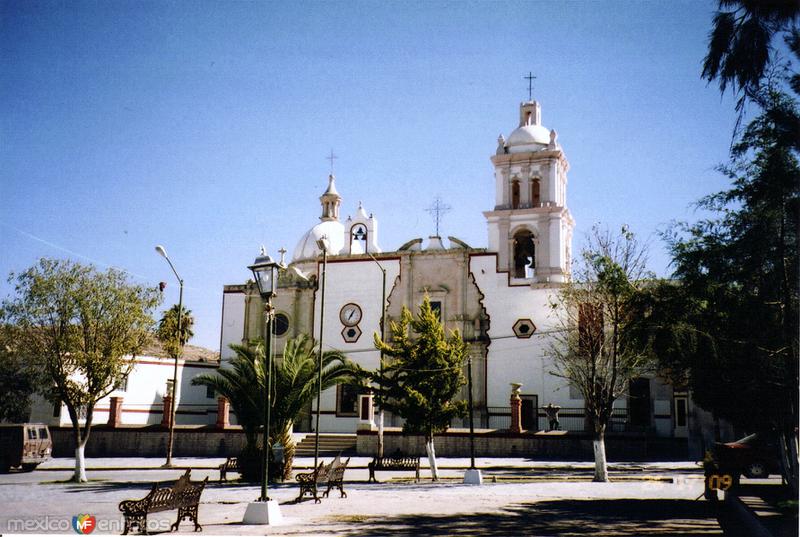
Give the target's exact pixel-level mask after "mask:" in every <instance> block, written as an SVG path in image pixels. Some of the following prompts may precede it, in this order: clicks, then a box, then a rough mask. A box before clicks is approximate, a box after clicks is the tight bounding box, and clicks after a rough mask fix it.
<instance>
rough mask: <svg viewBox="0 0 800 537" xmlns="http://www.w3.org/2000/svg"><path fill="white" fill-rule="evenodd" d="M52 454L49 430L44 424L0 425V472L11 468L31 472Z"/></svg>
mask: <svg viewBox="0 0 800 537" xmlns="http://www.w3.org/2000/svg"><path fill="white" fill-rule="evenodd" d="M52 452H53V441H52V439H51V438H50V430H49V429H48V428H47V425H45V424H44V423H10V424H0V472H2V473H6V472H8V471H9V469H11V468H22V470H23V471H25V472H31V471H33V470H34V469H35V468H36V467H37V466H39V465H40V464H41V463H43V462H45V461H46V460H49V459H50V456H51V454H52Z"/></svg>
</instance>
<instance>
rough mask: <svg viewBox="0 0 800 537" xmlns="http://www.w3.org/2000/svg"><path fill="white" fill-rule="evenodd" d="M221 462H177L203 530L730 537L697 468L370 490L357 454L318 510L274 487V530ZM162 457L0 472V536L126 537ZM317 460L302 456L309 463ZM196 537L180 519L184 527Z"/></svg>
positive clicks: (558, 472) (163, 518) (401, 481)
mask: <svg viewBox="0 0 800 537" xmlns="http://www.w3.org/2000/svg"><path fill="white" fill-rule="evenodd" d="M223 460H224V459H197V458H194V459H180V458H178V459H176V460H175V463H176V466H178V467H179V468H182V467H191V468H193V471H192V478H193V479H203V478H204V477H206V476H209V485H208V487H207V488H206V490H205V491H204V493H203V497H202V502H201V504H200V511H199V512H200V515H199V516H200V522H201V524H202V525H203V535H218V534H222V535H264V534H267V535H389V534H391V535H477V534H480V535H497V536H500V535H630V536H633V535H720V534H722V533H723V528H725V529H726V530H727V533H726V534H733V533H732V530H734V529H735V525H731V524H727V526H726V522H725V520H724V517H720V516H719V513H718V511H717V508H716V507H714V506H713V505H711V504H710V503H708V502H706V501H704V500H702V499H700V500H696V498H697V497H698V496H700V495H701V493H702V491H703V475H702V472H701V470H700V469H699V467H698V466H697V465H696V464H695V463H693V462H686V463H674V462H670V463H644V464H643V463H627V464H612V465H611V476H612V479H613V480H614V481H612V482H611V483H593V482H591V475H592V464H591V463H586V462H582V463H567V462H558V463H555V462H539V461H530V460H527V459H479V460H478V467H481V468H483V469H484V472H483V473H484V479H485V480H486V483H485V484H484V485H483V486H470V485H463V484H461V483H460V477H461V476H463V467H464V466H466V465H468V463H469V461H468V460H465V459H441V460H440V465H441V468H442V470H441V474H442V477H443V479H442V480H441V481H440V482H438V483H433V482H432V481H431V480H430V472H429V470H428V469H427V468H424V469H423V470H422V476H423V479H422V481H421V482H420V483H414V482H413V479H412V478H413V475H412V474H411V473H409V472H405V473H404V472H381V473H379V474H378V478H379V479H380V480H381V483H378V484H375V483H367V478H368V471H367V469H366V464H367V462H369V460H370V459H368V458H362V457H354V458H353V459H352V460H351V462H350V465H351V466H352V468H348V470H347V473H346V474H345V479H346V482H345V490H346V492H347V495H348V496H347V498H339V494H338V492H337V491H332V492H331V497H330V498H327V499H324V500H323V501H322V503H321V504H315V503H314V502H313V500H306V501H304V502H300V503H294V501H293V500H294V499H295V497H296V496H297V494H298V487H297V486H296V484H295V483H285V484H279V485H276V486H274V487H271V488H270V496H271V497H272V498H274V499H276V500H278V502H279V503H280V506H281V512H282V514H283V517H284V519H285V520H284V523H283V524H282V525H280V526H271V527H269V528H267V527H264V526H244V525H242V524H241V520H242V516H243V514H244V510H245V508H246V505H247V503H248V502H249V501H251V500H254V499H255V498H257V497H258V495H259V487H258V486H256V485H245V484H240V483H238V482H237V481H235V480H234V481H233V482H229V483H218V482H217V479H218V476H219V473H218V471H216V470H213V469H212V468H215V467H216V466H217V465H218V464H219V463H220V462H222V461H223ZM162 462H163V461H162V460H160V459H135V458H128V459H91V460H90V461H89V468H90V470H89V472H88V474H89V478H90V482H89V483H86V484H82V485H76V484H72V483H68V482H66V480H68V479H69V477H70V475H71V472H70V471H69V467H70V465H71V460H69V459H54V460H52V461H50V462H48V463H47V464H46V465H44V466H43V467H42V468H41V469H39V470H37V471H36V472H33V473H12V474H8V475H3V476H0V506H2V509H1V510H0V532H1V533H13V532H19V533H70V534H74V533H75V532H74V531H73V530H72V527H71V525H70V524H71V521H72V517H73V516H75V515H78V514H84V513H85V514H90V515H94V516H95V517H96V520H97V531H96V532H97V533H116V534H119V533H121V528H122V517H121V515H120V513H119V511H118V508H117V504H118V503H119V502H120V501H122V500H124V499H133V498H142V497H144V496H145V495H146V494H147V492H148V490H149V489H150V487H151V486H152V483H153V482H155V481H169V480H174V479H176V478H177V477H178V476H179V475H180V474H181V472H182V471H181V469H179V468H176V469H172V470H162V469H158V466H159V465H160V464H161V463H162ZM312 464H313V460H312V459H305V458H300V459H297V461H296V465H297V466H311V465H312ZM174 517H175V514H174V512H166V513H157V514H154V515H152V517H151V518H150V521H149V525H150V528H151V529H152V530H153V532H154V533H156V532H161V531H166V530H168V526H169V524H171V523H172V522H173V521H174ZM191 531H192V525H191V523H188V522H185V523H184V525H182V526H181V528H180V532H181V533H186V532H191Z"/></svg>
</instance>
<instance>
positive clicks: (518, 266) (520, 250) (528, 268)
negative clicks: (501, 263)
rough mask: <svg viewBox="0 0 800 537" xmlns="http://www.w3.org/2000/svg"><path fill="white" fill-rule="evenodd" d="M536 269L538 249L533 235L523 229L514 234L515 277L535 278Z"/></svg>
mask: <svg viewBox="0 0 800 537" xmlns="http://www.w3.org/2000/svg"><path fill="white" fill-rule="evenodd" d="M535 268H536V247H535V246H534V244H533V233H531V232H530V231H529V230H527V229H521V230H519V231H517V232H516V233H515V234H514V277H515V278H533V270H534V269H535Z"/></svg>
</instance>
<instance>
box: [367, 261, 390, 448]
mask: <svg viewBox="0 0 800 537" xmlns="http://www.w3.org/2000/svg"><path fill="white" fill-rule="evenodd" d="M367 255H368V256H370V257H371V258H372V260H373V261H375V264H376V265H378V268H379V269H381V272H382V273H383V294H382V295H381V341H382V342H384V343H385V342H386V328H385V327H386V269H385V268H383V265H381V264H380V263H379V262H378V260H377V259H375V256H374V255H372V254H371V253H370V252H367ZM378 377H379V378H380V379H381V380H383V347H381V361H380V364H379V365H378ZM380 393H381V392H380V391H378V408H379V409H380V413H379V414H378V457H383V405H382V403H383V399H382V398H381V395H380Z"/></svg>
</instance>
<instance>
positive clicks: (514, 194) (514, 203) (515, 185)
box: [511, 180, 519, 209]
mask: <svg viewBox="0 0 800 537" xmlns="http://www.w3.org/2000/svg"><path fill="white" fill-rule="evenodd" d="M511 208H512V209H519V181H517V180H514V181H513V182H512V183H511Z"/></svg>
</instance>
